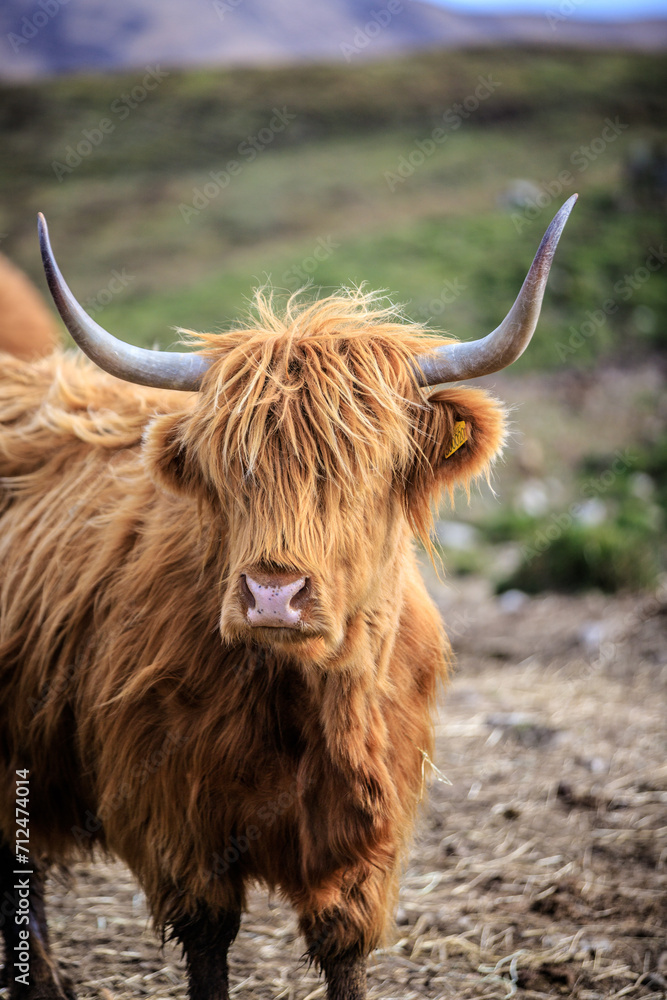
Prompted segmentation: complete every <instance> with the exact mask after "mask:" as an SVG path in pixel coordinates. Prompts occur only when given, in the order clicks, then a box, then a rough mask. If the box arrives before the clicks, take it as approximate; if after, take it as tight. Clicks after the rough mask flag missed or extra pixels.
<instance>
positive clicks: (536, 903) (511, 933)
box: [0, 0, 667, 1000]
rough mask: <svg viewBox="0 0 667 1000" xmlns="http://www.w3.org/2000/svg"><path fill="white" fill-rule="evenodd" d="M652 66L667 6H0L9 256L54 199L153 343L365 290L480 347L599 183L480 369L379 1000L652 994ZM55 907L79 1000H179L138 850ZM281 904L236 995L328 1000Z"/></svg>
mask: <svg viewBox="0 0 667 1000" xmlns="http://www.w3.org/2000/svg"><path fill="white" fill-rule="evenodd" d="M666 50H667V4H666V0H469V2H464V0H456V2H454V0H452V2H450V3H426V2H417V0H377V2H374V0H320V2H317V3H313V2H310V0H188V2H187V3H183V2H179V0H115V2H114V3H111V2H109V0H4V3H3V5H2V7H1V8H0V132H1V138H0V191H1V196H0V252H1V253H4V254H6V255H7V256H9V257H10V258H12V259H13V260H14V261H15V262H16V263H18V264H19V265H20V266H21V267H22V268H23V269H24V270H25V271H27V272H28V274H29V275H30V276H31V277H32V279H33V280H34V281H35V283H36V284H37V285H38V287H39V288H40V289H41V290H42V291H43V292H44V294H46V287H45V283H44V280H43V276H42V273H41V266H40V263H39V256H38V247H37V237H36V225H35V216H36V213H37V212H38V211H43V212H44V213H45V214H46V216H47V218H48V220H49V224H50V229H51V237H52V241H53V245H54V249H55V252H56V255H57V257H58V260H59V263H60V265H61V267H62V269H63V272H64V274H65V276H66V278H67V280H68V281H69V283H70V285H71V287H72V289H73V291H74V292H75V294H76V295H77V296H78V298H79V300H80V301H81V302H82V304H83V305H84V306H85V308H86V309H87V310H88V312H89V313H90V314H91V315H92V316H93V317H94V318H95V319H96V320H97V321H98V322H99V323H101V324H102V325H103V326H105V327H107V328H109V329H110V330H111V331H112V332H114V333H115V334H116V335H118V336H120V337H123V338H125V339H127V340H129V341H132V342H135V343H137V344H142V345H145V346H153V345H159V346H161V347H163V348H168V347H170V346H172V345H174V344H175V342H176V341H177V339H178V334H177V333H175V332H174V328H175V327H185V328H189V329H195V330H202V329H203V330H216V329H224V328H227V327H229V325H230V324H233V323H234V321H235V318H236V317H238V316H239V315H243V314H245V312H246V309H247V304H248V299H249V297H250V295H251V292H252V289H253V287H255V286H257V285H260V284H264V283H266V282H271V283H272V284H273V285H274V286H275V288H276V289H277V290H278V291H279V293H281V294H285V295H287V294H289V293H290V292H293V291H295V290H297V289H299V288H301V287H303V286H307V291H306V294H318V290H320V289H321V290H322V291H324V292H328V291H332V290H333V289H335V288H337V287H339V286H341V285H352V284H355V285H356V284H360V283H362V282H367V283H368V285H369V286H370V287H371V288H374V289H384V290H386V291H387V294H388V295H389V296H390V297H391V299H392V301H394V302H400V303H402V304H403V307H404V310H405V313H406V315H407V316H408V317H409V318H410V319H412V320H416V321H419V322H422V323H424V324H427V325H428V326H429V327H431V328H432V329H434V330H446V331H448V332H450V333H452V334H454V335H456V336H458V337H460V338H462V339H468V338H476V337H480V336H483V335H484V334H486V333H487V332H488V331H489V330H491V329H492V328H493V327H495V326H496V325H497V323H498V322H499V321H500V320H501V319H502V317H503V316H504V315H505V313H506V312H507V310H508V308H509V307H510V305H511V303H512V301H513V299H514V297H515V295H516V293H517V292H518V290H519V288H520V286H521V283H522V281H523V278H524V275H525V273H526V270H527V268H528V266H529V264H530V261H531V260H532V257H533V255H534V253H535V250H536V248H537V246H538V244H539V241H540V239H541V237H542V234H543V232H544V230H545V229H546V227H547V225H548V223H549V221H550V220H551V218H552V216H553V215H554V213H555V212H556V210H557V209H558V208H559V207H560V205H561V204H562V203H563V202H564V201H565V200H566V199H567V198H568V197H569V196H570V195H571V194H573V193H574V192H578V193H579V202H578V204H577V206H576V208H575V210H574V211H573V213H572V216H571V219H570V221H569V222H568V225H567V227H566V229H565V232H564V235H563V238H562V241H561V244H560V247H559V249H558V253H557V255H556V260H555V264H554V266H553V270H552V274H551V278H550V281H549V285H548V288H547V293H546V296H545V301H544V307H543V312H542V319H541V321H540V324H539V327H538V330H537V333H536V335H535V337H534V339H533V342H532V344H531V346H530V349H529V350H528V351H527V352H526V354H524V356H523V357H522V358H521V359H520V360H519V361H518V362H517V363H516V364H515V365H514V366H512V368H511V369H509V370H508V371H506V372H504V373H502V374H499V375H497V376H493V377H491V378H487V379H484V380H482V383H483V384H484V385H485V387H486V388H489V389H491V390H492V391H494V392H495V393H496V394H497V395H499V396H500V397H501V398H502V399H503V400H504V401H505V402H506V403H507V404H508V406H509V407H510V408H511V418H512V424H513V430H512V436H511V440H510V442H509V446H508V449H507V453H506V456H505V459H504V460H503V462H502V463H501V464H500V465H499V466H498V468H497V471H496V473H495V475H494V479H493V490H492V489H491V488H490V487H487V486H484V487H483V488H482V489H481V490H480V491H478V492H477V493H476V494H475V495H474V496H473V498H472V500H471V502H470V503H469V504H467V503H466V500H465V497H461V498H460V499H459V502H458V503H457V505H456V508H455V510H454V511H451V510H445V509H443V510H442V511H441V513H440V517H439V520H438V521H437V525H436V532H437V544H438V546H439V547H440V549H441V553H442V556H443V562H444V565H445V567H446V574H447V575H446V578H445V581H444V582H443V580H442V578H441V579H438V578H437V577H436V575H435V573H434V572H433V570H432V569H430V568H429V566H428V564H427V563H426V561H425V572H426V573H427V576H428V580H429V585H430V588H431V592H432V594H433V596H434V598H435V600H436V601H437V603H438V605H439V607H440V609H441V611H442V613H443V617H444V619H445V622H446V626H447V630H448V633H449V635H450V637H451V638H452V641H453V645H454V649H455V652H456V656H457V661H458V664H459V669H458V674H457V676H456V677H455V679H454V682H453V684H452V687H451V689H450V693H449V696H448V699H447V701H446V704H445V709H444V714H443V717H442V720H440V721H438V724H437V727H436V735H437V753H436V761H437V764H438V766H439V767H440V768H441V769H442V771H443V772H444V773H445V774H446V775H447V777H448V778H449V779H450V781H451V782H452V784H451V785H446V784H445V783H444V781H436V782H435V784H434V785H433V787H432V790H431V793H430V797H429V800H428V806H426V805H425V808H424V814H423V816H422V819H421V821H420V826H419V831H420V833H419V839H418V842H417V845H416V847H415V849H414V851H413V853H412V854H411V856H410V859H409V863H408V866H407V871H406V875H405V878H404V880H403V883H402V891H401V902H400V907H399V911H398V927H399V930H398V938H397V939H396V940H395V941H394V942H393V943H391V944H390V946H389V947H388V948H387V949H385V950H384V951H382V952H379V953H378V955H377V956H376V957H375V958H374V960H373V962H374V964H373V966H372V970H371V977H370V984H371V989H370V994H369V996H371V997H373V998H376V1000H380V998H382V1000H387V998H388V997H400V998H401V1000H426V998H432V1000H443V998H447V1000H448V998H454V997H456V998H457V1000H463V998H473V997H474V998H481V997H484V998H488V1000H496V998H497V1000H501V998H505V997H508V996H515V997H517V998H519V1000H535V998H538V997H554V996H564V997H571V998H577V1000H609V998H615V997H619V998H620V997H625V998H627V997H630V998H635V997H642V998H654V1000H657V998H659V997H664V996H665V995H667V953H666V952H665V950H664V948H665V945H664V922H665V919H666V918H667V914H666V913H665V906H664V903H665V895H664V888H665V862H666V859H667V839H666V829H667V828H666V827H665V818H664V805H665V802H666V801H667V770H666V769H665V764H664V719H665V700H664V691H665V679H666V674H667V670H666V667H667V629H666V628H665V622H666V621H667V581H666V578H665V570H666V569H667V551H666V543H665V517H666V506H667V431H666V426H667V420H666V417H667V398H666V394H665V383H666V377H667V284H666V282H665V274H666V270H667V250H666V244H667V240H665V227H664V222H665V208H666V207H667V124H666V119H665V109H666V103H667V86H666V85H667V63H666V61H665V52H666ZM494 491H495V492H494ZM436 776H437V775H436ZM50 900H51V902H52V903H53V904H54V905H53V906H52V927H53V931H54V934H55V938H56V942H57V946H58V953H59V955H60V957H61V959H62V960H63V961H64V963H65V966H66V968H67V970H68V971H69V973H70V975H72V976H73V977H74V979H75V980H76V981H77V982H79V983H81V984H83V985H82V989H81V992H80V996H81V997H83V998H84V1000H85V998H90V1000H93V998H94V1000H110V998H112V997H116V998H127V1000H130V998H132V997H136V996H139V995H141V996H145V995H150V996H158V997H160V998H164V997H173V998H183V997H184V996H185V986H184V971H183V966H182V964H180V965H179V957H178V955H177V953H176V951H175V950H174V949H170V948H169V947H168V948H167V949H166V951H165V952H164V953H158V951H157V948H156V942H155V939H154V936H153V935H152V932H151V931H150V930H149V929H147V920H146V912H145V907H144V901H143V896H142V895H141V892H140V891H139V890H138V887H137V886H136V884H135V883H134V881H133V879H132V878H131V876H130V875H129V873H128V872H127V871H126V870H124V869H123V868H122V867H121V866H120V865H115V866H113V867H112V866H105V867H102V868H94V869H89V868H88V867H81V868H79V869H78V881H77V889H76V892H75V893H71V892H70V893H66V892H65V891H64V890H63V889H62V887H59V886H58V884H57V883H56V884H54V885H53V886H52V888H51V896H50ZM290 921H291V917H290V915H289V913H287V912H286V910H285V908H284V907H283V905H282V904H280V903H279V902H278V901H275V900H274V901H270V902H269V904H268V905H267V903H266V899H265V896H264V894H259V895H258V896H253V897H252V900H251V913H250V915H249V916H248V917H247V918H246V919H245V921H244V925H243V928H242V931H241V935H240V938H239V941H238V942H237V945H236V946H235V949H234V952H233V959H232V982H233V984H234V995H237V993H238V995H240V996H247V997H248V998H250V997H253V998H257V1000H259V998H260V997H261V998H262V1000H264V998H266V997H269V996H271V997H276V998H292V1000H315V998H317V997H322V996H323V992H324V991H323V988H322V986H321V984H320V983H319V980H318V978H317V975H316V973H315V971H314V970H305V969H304V968H303V965H299V956H300V954H301V950H302V944H301V943H300V940H299V938H298V934H297V930H296V927H295V926H294V923H293V921H291V922H290ZM165 963H166V964H165ZM238 991H241V992H240V993H239V992H238ZM0 992H2V991H1V990H0Z"/></svg>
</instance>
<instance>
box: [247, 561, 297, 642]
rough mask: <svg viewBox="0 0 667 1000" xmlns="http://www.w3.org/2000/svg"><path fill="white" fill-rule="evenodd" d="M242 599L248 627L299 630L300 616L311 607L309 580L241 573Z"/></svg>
mask: <svg viewBox="0 0 667 1000" xmlns="http://www.w3.org/2000/svg"><path fill="white" fill-rule="evenodd" d="M241 598H242V601H243V603H244V604H245V606H246V619H247V620H248V622H249V623H250V624H251V625H263V626H268V627H269V628H300V627H301V620H302V615H303V612H304V611H305V610H306V608H307V607H308V605H309V604H310V599H311V585H310V578H309V577H307V576H297V575H296V574H295V573H270V574H269V573H261V572H258V571H253V575H252V576H250V574H249V573H244V574H242V576H241Z"/></svg>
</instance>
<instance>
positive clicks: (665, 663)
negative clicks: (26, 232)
mask: <svg viewBox="0 0 667 1000" xmlns="http://www.w3.org/2000/svg"><path fill="white" fill-rule="evenodd" d="M433 590H434V593H435V594H436V599H437V600H438V602H439V604H440V606H441V608H442V612H443V615H444V618H445V621H446V623H447V626H448V630H449V633H450V636H451V637H452V640H453V643H454V647H455V650H456V654H457V660H458V665H457V669H456V675H455V677H454V680H453V683H452V685H451V687H450V690H449V693H448V696H447V697H446V699H445V700H444V702H443V705H442V709H441V712H440V715H439V719H438V723H437V752H436V758H435V761H434V765H435V767H433V768H432V767H431V766H430V764H427V765H426V771H427V772H430V778H431V779H432V780H431V782H430V787H429V789H428V792H427V796H426V801H425V806H424V810H423V813H422V816H421V817H420V822H419V826H418V834H417V838H416V841H415V843H414V847H413V850H412V852H411V855H410V858H409V862H408V864H407V868H406V871H405V874H404V877H403V880H402V891H401V898H400V906H399V910H398V914H397V931H396V935H395V940H394V942H393V943H392V945H391V946H390V947H389V948H387V949H386V950H384V951H382V952H380V953H377V954H376V955H375V956H374V957H373V959H372V961H371V964H370V973H369V996H370V997H371V998H374V1000H380V998H382V1000H394V998H395V1000H413V998H414V1000H417V998H419V1000H445V998H447V1000H449V998H459V1000H472V998H480V1000H481V998H485V1000H491V998H505V997H517V998H520V1000H524V998H525V1000H528V998H531V1000H533V998H541V997H573V998H576V1000H598V998H600V1000H602V998H606V1000H611V998H620V997H628V998H638V997H643V998H656V1000H657V998H658V997H665V996H667V992H666V990H667V941H666V940H665V920H664V918H665V911H666V907H665V881H666V866H667V764H666V762H665V717H666V713H665V700H666V699H665V687H666V684H665V682H666V680H667V592H666V593H664V594H662V596H659V597H657V598H656V597H652V596H631V597H625V598H615V599H612V600H610V599H605V598H602V597H601V596H599V595H590V596H587V597H577V598H566V597H558V596H542V597H539V598H534V599H528V598H525V597H523V596H522V595H517V594H510V595H505V596H504V597H503V598H501V599H497V598H494V597H492V596H491V595H490V594H489V593H488V587H487V585H485V584H484V583H483V582H482V581H480V580H477V579H469V580H467V581H466V582H464V583H460V582H458V581H453V582H450V583H449V584H448V585H447V586H446V587H443V586H440V585H437V584H436V585H434V588H433ZM435 768H437V769H438V771H439V772H440V774H439V773H438V771H436V769H435ZM445 775H446V778H447V781H448V782H451V784H449V783H446V782H445V780H444V776H445ZM49 895H50V899H49V904H50V923H51V927H52V934H53V937H54V941H55V946H56V948H57V951H58V955H59V957H60V959H61V961H62V963H63V965H64V967H65V969H66V970H67V972H68V973H69V974H70V975H71V977H72V978H73V980H74V981H75V982H76V983H77V984H78V993H79V997H80V998H82V1000H93V998H95V1000H112V998H114V1000H130V998H139V997H151V998H167V997H169V998H176V997H178V998H185V997H186V981H185V974H184V968H183V964H182V962H181V960H180V958H179V955H178V953H177V951H176V950H175V949H174V948H172V947H171V946H166V947H165V948H164V950H161V949H160V947H159V943H158V941H157V939H156V937H155V935H154V933H153V932H152V930H151V928H150V926H149V925H148V922H147V918H146V911H145V906H144V901H143V896H142V894H141V892H140V891H139V889H138V887H137V885H136V883H135V882H134V880H133V879H132V877H131V876H130V874H129V872H128V871H127V870H126V869H124V868H123V867H122V866H121V865H118V864H113V865H109V864H98V865H97V866H94V867H92V866H81V867H79V868H78V870H77V871H76V877H75V882H74V885H73V887H72V888H67V887H65V886H64V885H61V884H59V883H58V882H52V883H51V887H50V894H49ZM302 949H303V944H302V941H301V940H300V939H299V938H298V937H297V936H296V934H295V922H294V919H293V917H292V914H291V913H290V911H289V910H288V909H287V908H286V907H285V906H283V905H282V903H281V902H280V901H279V900H275V899H274V900H268V899H267V896H266V893H264V892H262V891H257V892H256V893H254V894H253V896H252V899H251V907H250V912H249V913H248V914H247V915H246V916H245V919H244V922H243V926H242V930H241V933H240V935H239V937H238V939H237V941H236V944H235V946H234V948H233V951H232V954H231V967H232V984H233V989H232V996H234V997H239V998H247V1000H259V998H262V1000H267V998H272V1000H278V998H285V1000H287V998H289V1000H316V998H319V997H324V995H325V990H324V987H323V985H322V983H321V980H320V979H319V978H318V976H317V975H316V974H315V972H314V971H312V970H308V968H307V967H306V966H305V965H304V964H303V962H302V961H301V954H302ZM2 993H3V991H0V996H1V995H2Z"/></svg>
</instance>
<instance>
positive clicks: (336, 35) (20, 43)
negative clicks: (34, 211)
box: [0, 0, 667, 80]
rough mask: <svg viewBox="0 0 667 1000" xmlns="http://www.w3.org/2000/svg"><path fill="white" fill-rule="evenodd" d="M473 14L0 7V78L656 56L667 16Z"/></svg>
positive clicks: (99, 3)
mask: <svg viewBox="0 0 667 1000" xmlns="http://www.w3.org/2000/svg"><path fill="white" fill-rule="evenodd" d="M560 7H562V4H559V3H557V2H554V5H553V11H552V13H551V14H550V15H548V16H543V17H540V16H530V17H528V16H518V15H517V16H504V17H503V16H479V15H472V14H464V13H461V12H458V11H451V10H447V9H443V8H441V7H436V6H433V5H431V4H429V3H422V2H418V0H320V2H317V3H315V2H313V0H187V3H184V2H183V0H114V2H113V3H109V2H108V0H77V2H75V3H70V2H67V3H66V2H65V0H30V2H26V0H4V2H3V4H2V6H1V7H0V77H3V78H4V79H10V80H11V79H13V80H21V79H22V80H29V79H32V78H35V77H43V76H50V75H56V74H64V73H73V72H86V71H106V72H109V71H121V70H128V69H134V68H140V67H144V66H146V65H147V64H150V63H162V64H163V65H168V66H217V65H222V66H232V65H270V64H285V63H291V62H299V61H304V60H334V61H343V62H345V61H348V62H353V61H357V60H360V59H365V58H371V57H379V56H386V55H389V54H392V53H401V52H408V51H414V50H419V49H425V48H435V47H439V48H447V47H450V48H471V47H476V46H489V45H547V46H570V47H572V46H574V47H578V46H582V47H589V48H620V49H626V50H628V49H630V50H637V51H642V50H645V51H660V50H664V49H665V48H667V20H656V21H635V22H628V23H602V22H598V21H595V22H592V21H590V22H589V21H584V20H580V19H579V18H574V17H567V16H564V15H562V14H559V13H558V12H559V9H560Z"/></svg>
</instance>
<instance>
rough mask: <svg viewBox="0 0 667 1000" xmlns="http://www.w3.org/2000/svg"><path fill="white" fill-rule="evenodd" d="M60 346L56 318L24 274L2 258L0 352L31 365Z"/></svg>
mask: <svg viewBox="0 0 667 1000" xmlns="http://www.w3.org/2000/svg"><path fill="white" fill-rule="evenodd" d="M58 344H59V337H58V328H57V326H56V322H55V320H54V318H53V315H52V314H51V313H50V312H49V310H48V309H47V308H46V306H45V305H44V302H43V300H42V298H41V296H40V295H39V293H38V292H37V289H36V288H35V287H34V285H32V283H31V282H30V281H29V280H28V278H27V277H26V276H25V274H24V273H23V271H19V269H18V267H15V266H14V264H12V262H11V261H10V260H8V259H7V258H6V257H4V256H3V255H2V254H0V351H8V352H9V353H10V354H14V355H15V356H16V357H17V358H24V359H25V360H26V361H29V360H31V359H33V358H41V357H44V355H46V354H50V353H51V351H53V350H55V349H56V347H58Z"/></svg>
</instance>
